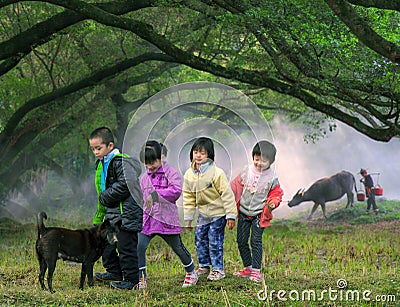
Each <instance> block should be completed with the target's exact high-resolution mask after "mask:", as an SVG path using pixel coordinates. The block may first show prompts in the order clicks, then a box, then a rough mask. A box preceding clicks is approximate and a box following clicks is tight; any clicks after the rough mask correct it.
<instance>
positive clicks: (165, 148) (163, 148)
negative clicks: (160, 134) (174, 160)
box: [160, 142, 168, 158]
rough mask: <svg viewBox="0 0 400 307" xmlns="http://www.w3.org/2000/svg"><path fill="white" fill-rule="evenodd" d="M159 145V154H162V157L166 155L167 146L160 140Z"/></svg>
mask: <svg viewBox="0 0 400 307" xmlns="http://www.w3.org/2000/svg"><path fill="white" fill-rule="evenodd" d="M160 145H161V154H162V155H164V157H165V158H166V157H167V153H168V149H167V146H165V145H164V144H163V143H161V142H160Z"/></svg>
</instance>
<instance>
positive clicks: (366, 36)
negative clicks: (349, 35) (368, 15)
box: [325, 0, 400, 64]
mask: <svg viewBox="0 0 400 307" xmlns="http://www.w3.org/2000/svg"><path fill="white" fill-rule="evenodd" d="M325 2H326V3H327V4H328V5H329V7H330V8H331V9H332V11H333V12H334V13H335V14H336V15H337V16H338V17H339V18H340V20H342V21H343V22H344V23H345V24H346V25H347V26H348V27H349V28H350V30H351V32H353V34H354V35H355V36H357V37H358V39H359V40H360V41H361V42H362V43H363V44H364V45H366V46H367V47H368V48H371V49H372V50H374V51H375V52H377V53H379V54H380V55H382V56H384V57H386V58H388V59H390V60H391V61H392V62H394V63H397V64H400V48H399V47H398V46H397V45H396V44H394V43H392V42H389V41H387V40H386V39H384V38H383V37H382V36H380V35H379V34H377V33H376V32H375V31H374V30H373V29H372V28H371V27H370V26H369V25H368V24H367V23H366V22H365V21H364V20H363V19H362V18H361V17H360V16H358V15H357V13H356V12H355V11H354V10H353V8H352V7H351V6H350V5H349V4H348V3H347V2H346V1H344V0H325Z"/></svg>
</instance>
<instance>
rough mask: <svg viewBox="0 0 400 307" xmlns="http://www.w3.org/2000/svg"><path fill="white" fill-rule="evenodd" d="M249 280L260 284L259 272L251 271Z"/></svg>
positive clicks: (260, 276)
mask: <svg viewBox="0 0 400 307" xmlns="http://www.w3.org/2000/svg"><path fill="white" fill-rule="evenodd" d="M249 279H250V280H252V281H255V282H262V275H261V272H260V271H259V270H252V271H251V274H250V277H249Z"/></svg>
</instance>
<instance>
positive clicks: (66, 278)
mask: <svg viewBox="0 0 400 307" xmlns="http://www.w3.org/2000/svg"><path fill="white" fill-rule="evenodd" d="M341 207H342V208H344V205H343V206H341ZM379 207H380V209H381V211H380V213H379V214H378V215H374V214H371V213H370V214H367V213H366V212H365V203H360V202H358V203H356V205H355V207H354V208H351V209H333V206H332V207H329V206H328V216H329V220H328V221H325V220H324V219H323V218H321V217H319V216H318V215H316V216H315V217H314V219H313V220H311V221H307V220H306V217H307V215H308V213H309V212H308V210H304V211H301V212H300V213H297V214H296V215H294V216H292V217H290V218H287V219H277V220H274V221H273V224H272V226H271V227H269V228H268V229H267V230H266V231H265V234H264V237H263V239H264V259H263V273H264V277H265V278H264V279H265V283H263V284H256V283H254V282H251V281H249V280H246V279H242V278H238V277H235V276H233V275H232V273H233V272H235V271H236V270H239V269H241V266H242V264H241V261H240V257H239V253H238V249H237V245H236V243H235V233H236V231H235V229H234V230H233V231H228V230H227V231H226V240H225V263H226V273H227V277H226V278H225V279H223V280H221V281H218V282H207V281H206V279H205V278H204V279H200V280H199V282H198V284H197V285H196V286H194V287H192V288H186V289H183V288H182V287H181V284H182V281H183V278H184V270H183V268H182V266H181V264H180V262H179V259H178V258H177V257H176V256H175V255H174V254H173V253H172V251H171V250H170V249H169V248H168V247H167V245H166V244H165V243H164V242H163V241H162V240H161V239H159V238H156V239H154V240H153V241H152V243H151V244H150V247H149V250H148V258H147V259H148V288H147V289H146V290H144V291H140V292H139V291H118V290H114V289H111V288H109V286H108V285H106V284H102V283H99V282H96V283H95V286H94V287H92V288H88V287H87V285H85V289H84V290H83V291H82V290H79V289H78V283H79V272H80V264H75V263H71V262H66V261H61V260H60V261H58V263H57V268H56V271H55V274H54V281H53V286H54V289H55V290H56V292H55V293H54V294H51V293H49V292H48V291H42V290H41V289H40V285H39V283H38V273H39V272H38V270H39V266H38V263H37V260H36V255H35V252H34V244H35V240H36V236H37V231H36V221H35V218H34V217H32V221H31V223H25V224H18V223H16V222H15V221H11V220H9V219H1V220H0V232H1V237H2V240H1V241H2V242H1V245H0V293H1V294H0V305H1V306H86V305H91V306H400V272H399V265H400V250H399V246H400V202H399V201H382V202H380V203H379ZM329 208H332V209H329ZM48 215H49V220H47V221H46V225H48V226H64V227H69V228H82V227H87V226H88V223H89V224H90V217H86V216H80V217H78V216H72V215H70V216H68V217H64V218H63V217H61V216H58V217H57V218H54V217H53V218H52V216H54V214H52V212H48ZM182 238H183V240H184V243H185V244H186V247H187V248H188V249H189V250H190V251H191V253H192V255H194V256H195V255H196V253H195V248H194V243H193V241H194V239H193V232H189V231H186V230H185V231H184V233H183V235H182ZM95 270H96V271H103V268H102V265H101V261H98V262H97V263H96V265H95ZM279 291H280V292H279ZM313 295H315V297H314V296H313Z"/></svg>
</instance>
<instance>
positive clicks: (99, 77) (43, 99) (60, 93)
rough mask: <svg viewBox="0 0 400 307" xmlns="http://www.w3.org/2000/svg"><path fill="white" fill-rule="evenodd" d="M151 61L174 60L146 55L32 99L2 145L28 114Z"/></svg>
mask: <svg viewBox="0 0 400 307" xmlns="http://www.w3.org/2000/svg"><path fill="white" fill-rule="evenodd" d="M150 60H155V61H157V60H158V61H171V62H172V61H173V58H171V57H170V56H167V55H164V54H157V53H146V54H143V55H140V56H138V57H135V58H132V59H127V60H124V61H121V62H119V63H117V64H115V65H113V66H111V67H107V68H103V69H101V70H99V71H97V72H95V73H93V74H92V75H91V76H90V77H86V78H84V79H82V80H79V81H77V82H74V83H72V84H70V85H68V86H66V87H63V88H60V89H57V90H55V91H53V92H51V93H48V94H44V95H42V96H39V97H37V98H34V99H31V100H30V101H28V102H26V103H25V104H24V105H23V106H22V107H21V108H19V109H18V110H17V111H16V112H15V113H14V114H13V115H12V117H11V118H10V119H9V121H8V123H7V125H6V126H5V127H4V130H3V131H2V133H1V134H0V144H3V142H4V140H5V139H6V138H9V137H11V136H12V134H13V131H14V130H15V128H16V127H17V126H18V124H19V123H20V121H21V120H22V119H23V118H24V117H25V115H26V114H28V113H29V112H31V111H32V110H33V109H35V108H38V107H40V106H43V105H45V104H48V103H49V102H52V101H55V100H56V99H57V98H60V97H64V96H66V95H69V94H71V93H74V92H77V91H79V90H82V89H85V88H88V87H91V86H95V85H98V84H99V83H101V82H102V81H104V80H105V79H107V78H110V77H112V76H114V75H115V74H117V73H118V72H121V71H123V70H126V69H128V68H131V67H133V66H136V65H139V64H141V63H142V62H145V61H150Z"/></svg>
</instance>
